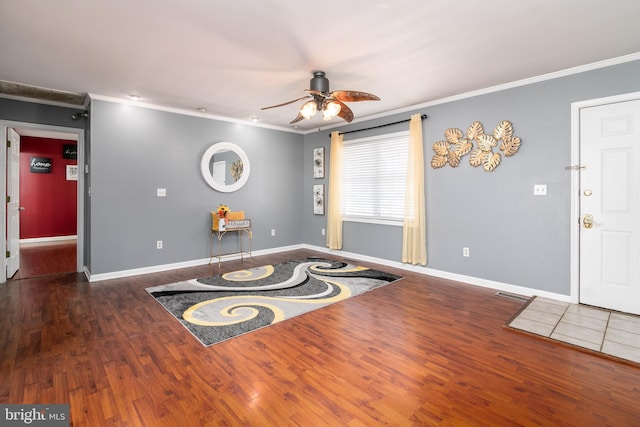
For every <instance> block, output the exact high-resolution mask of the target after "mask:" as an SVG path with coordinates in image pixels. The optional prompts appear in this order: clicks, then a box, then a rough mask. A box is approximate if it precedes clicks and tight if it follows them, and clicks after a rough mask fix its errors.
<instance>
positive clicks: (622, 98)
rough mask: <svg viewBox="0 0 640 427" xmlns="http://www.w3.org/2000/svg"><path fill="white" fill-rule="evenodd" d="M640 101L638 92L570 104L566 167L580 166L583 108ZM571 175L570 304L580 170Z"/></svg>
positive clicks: (576, 283)
mask: <svg viewBox="0 0 640 427" xmlns="http://www.w3.org/2000/svg"><path fill="white" fill-rule="evenodd" d="M637 99H640V92H631V93H625V94H622V95H614V96H607V97H604V98H596V99H589V100H585V101H578V102H572V103H571V163H570V165H567V166H571V167H573V166H580V111H581V110H582V109H583V108H589V107H597V106H600V105H607V104H616V103H619V102H626V101H635V100H637ZM569 172H570V173H571V193H570V194H571V218H570V222H569V224H572V227H571V236H570V239H571V255H570V257H571V258H570V259H571V272H570V281H571V291H570V292H571V295H569V298H570V302H572V303H575V304H579V303H580V169H579V168H576V169H569Z"/></svg>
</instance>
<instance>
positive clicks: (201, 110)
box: [198, 107, 207, 113]
mask: <svg viewBox="0 0 640 427" xmlns="http://www.w3.org/2000/svg"><path fill="white" fill-rule="evenodd" d="M198 111H200V112H201V113H204V112H206V111H207V109H206V108H204V107H198Z"/></svg>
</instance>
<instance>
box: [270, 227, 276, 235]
mask: <svg viewBox="0 0 640 427" xmlns="http://www.w3.org/2000/svg"><path fill="white" fill-rule="evenodd" d="M275 235H276V229H275V228H272V229H271V236H272V237H273V236H275Z"/></svg>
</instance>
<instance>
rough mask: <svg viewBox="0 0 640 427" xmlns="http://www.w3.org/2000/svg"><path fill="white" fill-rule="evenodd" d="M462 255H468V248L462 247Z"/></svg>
mask: <svg viewBox="0 0 640 427" xmlns="http://www.w3.org/2000/svg"><path fill="white" fill-rule="evenodd" d="M462 256H465V257H468V256H469V248H462Z"/></svg>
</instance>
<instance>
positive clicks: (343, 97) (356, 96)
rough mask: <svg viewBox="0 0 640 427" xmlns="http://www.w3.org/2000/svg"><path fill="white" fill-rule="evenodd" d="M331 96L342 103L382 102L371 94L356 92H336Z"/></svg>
mask: <svg viewBox="0 0 640 427" xmlns="http://www.w3.org/2000/svg"><path fill="white" fill-rule="evenodd" d="M331 96H332V97H334V98H335V99H337V100H338V101H342V102H357V101H380V98H378V97H377V96H375V95H373V94H371V93H367V92H358V91H356V90H334V91H333V92H331Z"/></svg>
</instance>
